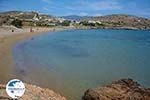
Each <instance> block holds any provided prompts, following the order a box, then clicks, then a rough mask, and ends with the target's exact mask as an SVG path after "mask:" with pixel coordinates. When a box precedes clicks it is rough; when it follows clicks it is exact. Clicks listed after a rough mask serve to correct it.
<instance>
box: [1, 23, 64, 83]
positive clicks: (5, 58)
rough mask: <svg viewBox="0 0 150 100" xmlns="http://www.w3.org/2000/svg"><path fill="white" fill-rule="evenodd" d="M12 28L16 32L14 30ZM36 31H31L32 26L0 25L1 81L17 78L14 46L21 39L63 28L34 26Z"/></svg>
mask: <svg viewBox="0 0 150 100" xmlns="http://www.w3.org/2000/svg"><path fill="white" fill-rule="evenodd" d="M12 29H13V30H14V32H12ZM32 29H33V31H34V32H30V27H25V28H22V29H17V28H14V27H9V26H8V27H7V26H5V27H0V71H1V72H0V76H1V81H0V83H6V82H7V81H8V80H10V79H12V78H17V76H15V75H14V74H13V71H14V69H13V66H14V65H13V58H12V47H13V46H14V45H15V44H16V43H17V42H19V41H22V40H25V39H30V38H32V36H37V35H41V34H44V33H46V32H49V31H58V30H63V28H56V27H55V28H46V27H42V28H41V27H34V28H32Z"/></svg>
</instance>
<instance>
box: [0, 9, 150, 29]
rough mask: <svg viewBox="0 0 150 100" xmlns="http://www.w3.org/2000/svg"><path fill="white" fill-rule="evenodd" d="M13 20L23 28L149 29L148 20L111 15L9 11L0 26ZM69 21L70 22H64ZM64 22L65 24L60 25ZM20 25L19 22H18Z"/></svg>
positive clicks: (2, 14)
mask: <svg viewBox="0 0 150 100" xmlns="http://www.w3.org/2000/svg"><path fill="white" fill-rule="evenodd" d="M15 19H18V20H21V21H22V25H23V26H51V25H52V26H62V25H66V22H67V25H68V26H70V25H72V26H75V27H78V28H79V29H80V28H85V27H86V28H104V29H148V30H149V29H150V19H147V18H142V17H137V16H132V15H126V14H113V15H107V16H96V17H91V16H76V15H70V16H62V17H54V16H52V15H46V14H39V13H37V12H33V11H32V12H23V11H9V12H1V13H0V26H1V25H3V24H6V25H11V24H12V21H14V20H15ZM65 20H70V21H65ZM17 22H18V21H17ZM63 22H65V24H62V23H63ZM20 23H21V22H20Z"/></svg>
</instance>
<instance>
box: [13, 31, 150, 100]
mask: <svg viewBox="0 0 150 100" xmlns="http://www.w3.org/2000/svg"><path fill="white" fill-rule="evenodd" d="M13 54H14V59H15V61H14V62H15V64H16V68H15V69H16V70H15V73H16V75H17V78H19V79H22V80H24V81H26V82H30V83H33V84H37V85H40V86H43V87H48V88H50V89H53V90H55V91H56V92H58V93H61V94H62V95H64V96H66V97H67V98H68V100H80V99H81V96H82V95H83V93H84V91H85V90H87V89H88V88H91V87H98V86H102V85H105V84H109V83H110V82H111V81H113V80H116V79H120V78H133V79H135V80H137V81H138V82H139V83H140V84H142V85H144V86H145V87H149V86H150V31H134V30H69V31H61V32H50V33H47V34H44V35H42V36H38V37H34V38H32V39H30V40H26V41H23V42H21V43H18V44H17V45H16V46H15V47H14V49H13Z"/></svg>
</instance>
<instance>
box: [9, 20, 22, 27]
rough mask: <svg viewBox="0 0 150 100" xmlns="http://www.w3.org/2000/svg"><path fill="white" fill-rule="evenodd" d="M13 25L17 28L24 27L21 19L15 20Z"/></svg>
mask: <svg viewBox="0 0 150 100" xmlns="http://www.w3.org/2000/svg"><path fill="white" fill-rule="evenodd" d="M11 24H12V25H14V26H16V27H17V28H21V27H22V21H21V20H19V19H15V20H13V21H12V22H11Z"/></svg>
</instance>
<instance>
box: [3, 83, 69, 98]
mask: <svg viewBox="0 0 150 100" xmlns="http://www.w3.org/2000/svg"><path fill="white" fill-rule="evenodd" d="M25 87H26V91H25V94H24V95H23V96H22V97H21V98H20V99H19V100H67V99H66V98H65V97H63V96H61V95H60V94H58V93H55V92H54V91H52V90H50V89H46V88H45V89H44V88H40V87H38V86H35V85H29V84H25ZM5 88H6V87H5V85H0V100H13V99H11V98H10V97H9V96H8V95H7V93H6V90H5Z"/></svg>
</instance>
